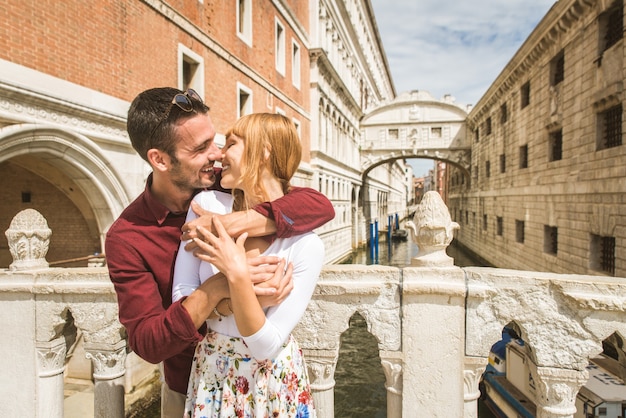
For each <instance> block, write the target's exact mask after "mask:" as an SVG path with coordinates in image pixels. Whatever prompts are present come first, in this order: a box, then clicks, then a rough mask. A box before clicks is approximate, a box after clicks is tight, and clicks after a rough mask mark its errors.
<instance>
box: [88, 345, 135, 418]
mask: <svg viewBox="0 0 626 418" xmlns="http://www.w3.org/2000/svg"><path fill="white" fill-rule="evenodd" d="M85 352H86V353H87V358H89V359H91V361H92V364H93V369H94V372H93V377H94V417H95V418H124V374H125V373H126V369H125V367H124V363H125V360H126V341H125V340H121V341H118V342H117V343H116V344H107V343H85Z"/></svg>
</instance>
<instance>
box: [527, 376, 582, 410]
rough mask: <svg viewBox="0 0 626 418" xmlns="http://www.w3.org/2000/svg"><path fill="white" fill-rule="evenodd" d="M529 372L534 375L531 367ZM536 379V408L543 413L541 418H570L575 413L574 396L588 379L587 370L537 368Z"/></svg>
mask: <svg viewBox="0 0 626 418" xmlns="http://www.w3.org/2000/svg"><path fill="white" fill-rule="evenodd" d="M530 370H531V374H535V373H533V372H534V370H533V368H532V367H531V369H530ZM533 377H535V376H533ZM536 377H537V378H538V379H535V380H539V385H538V389H539V390H538V391H537V403H538V405H537V406H539V407H541V408H542V409H543V411H544V413H543V414H541V416H542V417H549V418H552V417H554V418H556V417H571V416H573V414H575V413H576V395H577V394H578V391H579V390H580V388H581V386H582V385H584V384H585V382H586V381H587V379H588V378H589V372H588V371H587V370H581V371H579V370H567V369H556V368H552V367H537V369H536Z"/></svg>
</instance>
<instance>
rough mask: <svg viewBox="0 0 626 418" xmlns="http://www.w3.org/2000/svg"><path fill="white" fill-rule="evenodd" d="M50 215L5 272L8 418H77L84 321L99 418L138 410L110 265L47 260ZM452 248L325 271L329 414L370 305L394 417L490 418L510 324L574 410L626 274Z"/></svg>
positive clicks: (312, 352)
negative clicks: (493, 352)
mask: <svg viewBox="0 0 626 418" xmlns="http://www.w3.org/2000/svg"><path fill="white" fill-rule="evenodd" d="M418 212H420V210H418ZM37 215H38V214H35V213H32V212H31V213H29V214H28V216H27V217H26V218H28V219H24V217H23V214H18V216H22V219H21V220H20V222H15V224H16V225H20V227H21V228H22V229H21V230H20V229H19V228H17V229H13V230H12V232H16V234H15V235H12V238H9V241H10V246H11V247H12V249H15V250H18V249H19V251H15V254H14V263H13V264H12V265H11V268H9V269H6V270H2V271H0V300H1V301H2V314H1V315H0V318H2V321H1V323H2V325H3V330H4V332H5V335H6V337H5V338H3V339H2V340H1V342H0V348H1V352H2V353H3V355H2V356H0V370H2V371H3V376H5V378H3V379H2V380H1V381H0V389H1V390H2V393H4V394H5V396H4V397H3V402H2V403H0V413H1V414H0V415H2V416H35V417H46V418H62V417H63V415H64V411H63V405H64V402H63V393H64V372H65V368H66V364H67V351H68V345H69V344H71V341H70V340H71V339H70V338H69V336H70V334H72V332H70V328H72V327H73V328H76V329H77V330H79V331H80V332H82V335H83V336H84V347H85V350H84V351H85V353H86V357H87V358H88V359H90V360H91V362H92V364H93V375H92V378H93V381H94V416H96V417H112V418H113V417H115V418H121V417H124V403H125V399H124V398H125V393H126V392H128V391H129V388H125V380H124V375H125V373H126V371H127V359H126V357H127V347H126V341H125V338H124V332H123V328H122V326H121V325H120V324H119V322H118V321H117V303H116V298H115V293H114V291H113V287H112V285H111V283H110V281H109V278H108V274H107V270H106V268H104V267H91V268H68V269H65V268H50V267H47V266H46V262H45V259H43V258H42V257H41V255H42V254H43V255H44V256H45V252H42V249H43V248H44V247H45V245H47V244H46V239H47V238H46V234H47V233H46V227H45V225H44V223H43V222H42V218H40V215H39V217H38V216H37ZM416 218H417V215H416ZM444 218H445V216H444ZM26 221H28V222H26ZM29 223H30V224H31V227H29V226H25V225H28V224H29ZM33 223H34V224H36V225H35V226H36V227H32V224H33ZM418 224H419V223H418ZM12 225H13V224H12ZM420 225H421V226H420V227H416V228H415V230H414V238H415V237H416V236H418V235H420V234H421V235H423V237H422V246H423V247H424V248H426V249H428V248H427V247H428V245H427V244H426V241H427V240H426V238H425V236H430V237H431V238H432V239H431V242H435V241H437V240H438V239H441V237H442V235H445V233H442V231H441V230H425V229H426V227H425V226H424V225H423V224H420ZM448 227H449V228H453V229H454V225H448ZM416 232H417V233H416ZM15 237H18V238H16V240H13V241H12V239H13V238H15ZM47 237H49V234H48V235H47ZM447 239H448V238H445V239H443V242H446V241H447ZM20 240H21V243H19V242H20ZM420 248H422V247H420ZM441 251H443V253H442V252H441ZM12 252H13V250H12ZM446 257H447V256H446V255H445V246H443V249H441V248H439V249H436V248H431V252H428V251H427V252H426V253H425V254H424V256H423V257H421V258H420V257H419V256H418V257H416V258H415V259H414V260H413V265H412V266H410V267H405V268H395V267H387V266H365V265H328V266H325V267H324V269H323V271H322V275H321V277H320V280H319V283H318V286H317V290H316V292H315V295H314V297H313V300H312V301H311V303H310V305H309V308H308V310H307V312H306V314H305V316H304V318H303V319H302V321H301V322H300V324H299V326H298V327H297V329H296V330H295V334H296V338H297V339H298V341H299V342H300V345H301V347H303V349H304V351H305V358H306V360H307V364H308V367H309V372H310V373H309V376H310V379H311V384H312V388H313V390H314V400H315V404H316V407H317V410H318V416H320V417H333V416H334V386H335V377H334V376H335V368H336V365H337V360H338V353H339V348H340V343H341V334H342V333H343V332H344V331H345V330H346V329H347V328H348V324H349V320H350V318H351V317H352V315H353V314H354V313H356V312H358V313H360V314H361V315H362V316H363V318H365V320H366V322H367V328H368V331H369V332H370V333H371V334H372V335H374V336H375V337H376V339H377V341H378V350H379V355H380V359H381V368H382V369H383V371H384V373H385V376H386V384H385V386H386V389H387V416H388V417H390V418H391V417H393V418H396V417H413V416H416V415H415V414H416V411H418V416H432V417H438V416H439V417H444V416H445V417H477V399H478V397H479V395H480V392H479V389H478V384H479V381H480V378H481V376H482V373H483V371H484V369H485V366H486V364H487V358H488V354H489V350H490V347H491V346H492V345H493V344H494V343H495V342H497V341H498V340H500V338H501V331H502V328H503V327H504V326H505V325H507V324H509V323H510V322H515V323H516V324H517V326H518V327H519V329H520V330H521V332H522V334H523V335H522V337H523V339H524V341H525V342H526V343H527V344H528V345H529V346H530V347H532V350H531V351H532V353H533V356H534V358H533V361H534V362H535V363H536V367H534V368H532V369H531V373H532V375H533V380H534V381H535V382H536V391H537V393H536V403H537V416H538V417H573V414H574V413H575V410H576V408H575V399H576V394H577V392H578V390H579V388H580V387H581V386H582V385H583V384H584V383H585V381H586V379H587V372H586V371H585V367H586V365H587V363H588V360H589V358H591V357H594V356H596V355H597V354H599V353H600V352H602V342H603V341H604V340H605V339H606V338H607V337H609V336H611V335H612V334H614V333H618V334H619V335H626V279H624V278H615V277H603V276H578V275H562V274H551V273H540V272H529V271H513V270H504V269H493V268H478V267H471V268H460V267H455V266H453V265H452V264H451V263H450V260H449V259H448V258H446ZM70 322H71V327H70ZM620 356H621V357H622V358H624V357H623V352H622V353H620Z"/></svg>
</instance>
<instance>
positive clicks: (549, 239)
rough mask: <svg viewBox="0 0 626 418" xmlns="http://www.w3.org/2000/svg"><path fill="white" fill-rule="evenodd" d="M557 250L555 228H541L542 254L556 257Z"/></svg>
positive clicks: (545, 226)
mask: <svg viewBox="0 0 626 418" xmlns="http://www.w3.org/2000/svg"><path fill="white" fill-rule="evenodd" d="M558 249H559V231H558V229H557V227H556V226H550V225H544V227H543V252H544V253H546V254H552V255H556V254H557V251H558Z"/></svg>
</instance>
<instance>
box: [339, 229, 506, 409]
mask: <svg viewBox="0 0 626 418" xmlns="http://www.w3.org/2000/svg"><path fill="white" fill-rule="evenodd" d="M453 244H454V241H453ZM417 253H418V248H417V245H416V244H415V243H414V242H413V241H411V239H408V240H406V241H391V242H386V241H383V242H380V243H379V245H378V251H375V249H374V250H372V248H368V249H362V250H359V251H356V252H354V253H353V254H352V255H351V257H350V258H349V259H348V260H346V261H345V262H344V263H343V264H366V265H371V264H379V265H386V266H394V267H406V266H410V265H411V259H412V258H413V257H415V256H416V255H417ZM447 254H448V255H449V256H450V257H452V258H454V264H455V265H457V266H460V267H467V266H482V264H481V263H480V262H478V261H476V260H474V259H473V258H472V257H471V256H470V255H468V254H467V253H466V252H464V251H463V250H462V249H460V248H458V247H457V246H455V245H451V246H449V247H448V249H447ZM335 382H336V383H335V417H336V418H357V417H358V418H385V417H386V416H387V393H386V390H385V375H384V373H383V370H382V366H381V363H380V357H379V355H378V343H377V342H376V338H375V337H374V336H373V335H371V334H370V333H369V332H368V331H367V324H366V322H365V320H364V319H363V317H362V316H361V315H359V314H358V313H357V314H355V315H354V316H353V317H352V319H351V320H350V327H349V328H348V329H347V330H346V331H345V332H344V334H343V335H342V338H341V348H340V349H339V360H338V362H337V369H336V371H335ZM406 389H407V388H405V390H406ZM478 417H479V418H494V416H493V415H492V414H491V412H490V411H489V410H488V409H487V408H486V407H484V405H483V404H482V402H480V401H479V404H478Z"/></svg>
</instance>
